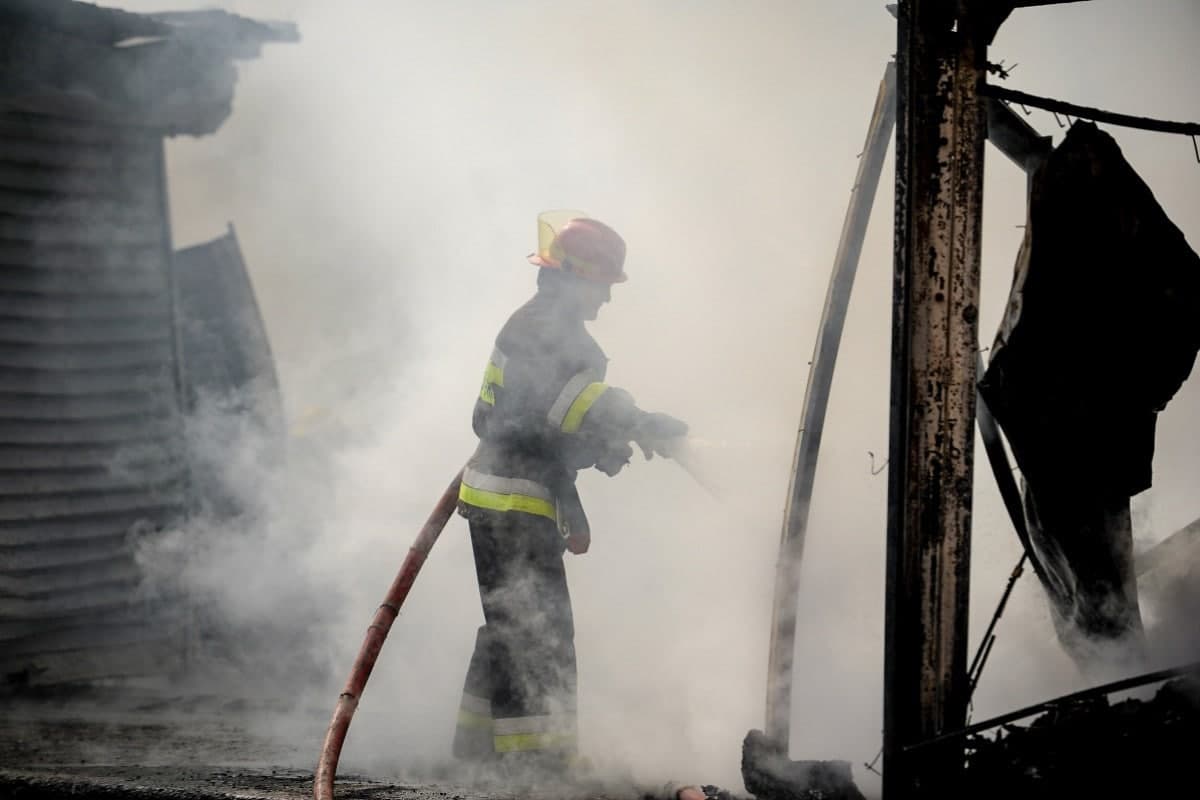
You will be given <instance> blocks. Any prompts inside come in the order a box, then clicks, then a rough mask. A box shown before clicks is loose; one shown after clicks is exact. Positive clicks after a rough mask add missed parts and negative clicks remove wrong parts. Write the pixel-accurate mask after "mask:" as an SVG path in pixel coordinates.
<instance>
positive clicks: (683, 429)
mask: <svg viewBox="0 0 1200 800" xmlns="http://www.w3.org/2000/svg"><path fill="white" fill-rule="evenodd" d="M687 432H688V426H687V423H686V422H684V421H683V420H681V419H676V418H675V417H672V416H671V415H670V414H664V413H662V412H661V411H652V412H650V413H648V414H646V415H645V416H644V417H643V418H642V420H641V422H640V423H638V427H637V430H636V431H635V432H634V437H633V440H634V441H635V442H637V445H638V447H640V448H642V455H644V456H645V457H646V460H647V461H649V460H650V459H652V458H654V454H655V453H658V454H660V455H664V456H670V445H671V443H672V442H675V441H678V440H679V439H680V438H682V437H684V436H687Z"/></svg>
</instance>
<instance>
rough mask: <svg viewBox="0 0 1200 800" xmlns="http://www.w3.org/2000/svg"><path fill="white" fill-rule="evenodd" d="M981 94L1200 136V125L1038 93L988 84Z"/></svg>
mask: <svg viewBox="0 0 1200 800" xmlns="http://www.w3.org/2000/svg"><path fill="white" fill-rule="evenodd" d="M980 94H983V95H986V96H987V97H994V98H996V99H997V100H1003V101H1006V102H1009V103H1016V104H1018V105H1020V106H1033V107H1034V108H1040V109H1042V110H1043V111H1049V112H1051V113H1052V114H1056V115H1057V114H1064V115H1067V114H1069V115H1071V116H1074V117H1076V118H1077V119H1090V120H1092V121H1094V122H1107V123H1109V124H1112V125H1120V126H1121V127H1124V128H1138V129H1140V130H1144V131H1156V132H1158V133H1177V134H1180V135H1182V136H1192V137H1195V136H1200V122H1173V121H1171V120H1163V119H1152V118H1150V117H1136V116H1133V115H1132V114H1120V113H1118V112H1116V111H1105V110H1104V109H1102V108H1090V107H1088V106H1080V105H1076V104H1075V103H1067V102H1064V101H1062V100H1055V99H1053V98H1051V97H1038V96H1037V95H1035V94H1029V93H1027V92H1020V91H1017V90H1016V89H1009V88H1007V87H1004V86H996V85H994V84H990V83H985V84H984V85H983V86H982V87H981V89H980ZM1056 119H1057V116H1056Z"/></svg>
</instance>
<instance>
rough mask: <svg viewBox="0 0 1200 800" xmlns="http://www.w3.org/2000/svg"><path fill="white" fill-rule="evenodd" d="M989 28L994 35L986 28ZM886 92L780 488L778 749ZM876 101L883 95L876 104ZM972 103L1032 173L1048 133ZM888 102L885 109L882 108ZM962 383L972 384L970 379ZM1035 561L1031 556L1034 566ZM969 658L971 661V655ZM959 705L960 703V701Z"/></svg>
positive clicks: (1002, 145) (771, 675)
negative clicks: (784, 486)
mask: <svg viewBox="0 0 1200 800" xmlns="http://www.w3.org/2000/svg"><path fill="white" fill-rule="evenodd" d="M990 33H994V30H993V31H991V32H990ZM988 38H990V35H989V36H988ZM894 91H895V89H894V65H893V64H889V65H888V68H887V71H886V72H885V76H884V80H883V81H882V82H881V86H880V93H879V96H878V97H877V100H876V109H875V113H874V114H873V116H872V121H871V126H870V129H869V132H868V136H867V143H866V145H865V146H864V150H863V154H862V161H861V162H860V164H859V171H858V175H857V176H856V180H855V185H854V190H853V193H852V196H851V203H850V207H849V209H848V210H847V215H846V219H845V221H844V223H843V229H842V236H841V239H840V241H839V248H838V253H837V256H836V257H835V263H834V269H833V273H832V275H831V276H830V283H829V287H828V290H827V295H826V303H825V308H824V311H823V314H822V320H821V326H820V332H819V334H818V339H817V342H816V345H815V346H814V355H813V360H812V363H811V365H812V372H811V373H810V375H809V379H808V385H807V386H806V390H805V396H804V406H803V421H802V424H801V426H800V429H799V431H798V433H797V440H796V450H795V454H794V460H793V466H792V473H791V483H790V486H789V488H788V498H787V508H786V512H785V520H784V526H783V532H782V535H781V541H780V555H779V561H778V562H777V567H776V582H775V597H774V604H773V619H772V639H771V647H770V654H769V667H768V680H767V701H766V720H767V724H766V733H767V737H768V738H769V739H771V740H772V741H774V742H775V743H776V744H777V745H781V747H782V750H783V752H785V753H786V752H787V748H788V744H789V739H790V713H791V697H792V696H791V676H792V660H793V656H794V647H795V623H796V594H797V591H798V583H799V569H800V562H801V558H802V555H803V546H804V539H805V535H806V531H807V520H808V511H809V508H810V505H811V499H812V492H813V484H814V481H815V471H816V462H817V452H818V449H819V447H820V441H821V433H822V428H823V423H824V418H825V411H826V407H827V404H828V396H829V390H830V384H831V382H832V373H833V368H834V365H835V362H836V358H837V351H838V346H839V342H840V336H841V332H842V327H843V324H844V321H845V315H846V307H847V305H848V303H849V297H850V292H851V288H852V285H853V280H854V277H855V271H856V267H857V260H858V257H859V254H860V253H861V248H862V240H863V238H864V237H865V234H866V227H867V223H868V221H869V217H870V210H871V204H872V201H873V198H874V194H875V191H876V189H877V186H878V181H879V173H880V171H881V167H882V160H883V156H882V153H880V152H877V151H881V150H882V148H884V147H886V144H887V142H888V140H889V139H890V136H891V128H892V126H893V124H894V120H895V98H894ZM881 101H883V107H882V108H881V105H880V104H881ZM980 102H982V104H983V107H984V109H985V112H986V129H985V130H986V136H987V138H988V139H990V140H991V141H992V142H993V144H995V145H996V146H997V147H998V148H999V149H1000V150H1001V152H1002V153H1004V155H1006V156H1007V157H1008V158H1009V159H1011V160H1012V161H1013V162H1014V163H1016V164H1017V165H1018V166H1019V167H1021V168H1022V169H1023V170H1024V171H1026V172H1027V173H1028V174H1032V172H1033V171H1034V170H1035V169H1036V168H1037V166H1038V165H1039V164H1040V163H1041V162H1042V161H1043V160H1044V159H1045V157H1046V156H1047V155H1048V154H1049V152H1050V150H1051V140H1050V137H1042V136H1040V135H1039V134H1038V133H1037V131H1036V130H1035V129H1033V128H1032V127H1031V126H1030V125H1029V124H1028V123H1026V122H1025V121H1024V120H1022V119H1020V118H1019V117H1018V116H1017V115H1016V114H1014V113H1013V112H1012V111H1011V109H1009V108H1008V107H1007V106H1005V105H1004V104H1002V103H1000V102H998V101H997V100H994V99H991V98H986V99H984V98H981V99H980ZM889 105H890V106H891V108H888V106H889ZM976 358H978V356H976ZM970 385H971V386H972V387H973V382H972V384H970ZM979 411H980V413H979V414H978V417H977V421H978V424H979V427H980V432H981V436H982V439H983V441H984V445H985V449H986V451H987V453H988V457H989V461H990V462H991V466H992V469H993V472H994V473H995V476H996V479H997V481H998V483H999V485H1000V490H1001V494H1002V497H1003V498H1004V501H1005V506H1006V508H1007V510H1008V513H1009V515H1010V517H1011V519H1012V521H1013V524H1014V526H1016V528H1017V532H1018V536H1020V537H1021V539H1022V542H1023V543H1024V542H1025V540H1026V539H1027V535H1022V534H1025V530H1024V517H1023V514H1022V513H1021V509H1020V502H1019V500H1020V495H1019V491H1018V490H1017V487H1016V482H1015V480H1014V479H1013V476H1012V471H1011V467H1010V466H1009V463H1008V458H1007V455H1006V453H1005V450H1004V445H1003V443H1002V440H1001V437H1000V433H999V430H998V428H997V427H996V425H995V422H994V420H993V419H992V418H991V416H990V414H987V413H986V408H985V407H983V406H980V407H979ZM968 429H969V426H968ZM1014 501H1015V502H1014ZM1037 566H1038V565H1037V564H1036V562H1035V568H1037ZM1010 586H1011V581H1010ZM989 633H990V628H989ZM986 638H988V637H985V639H986ZM985 644H986V642H985ZM964 652H965V651H964ZM976 661H977V662H978V661H979V656H978V654H977V656H976ZM964 674H965V671H964ZM967 683H968V687H967V689H966V691H965V692H964V693H963V697H969V696H970V684H971V683H972V681H971V680H970V678H969V677H968V678H967ZM962 705H963V706H964V707H965V700H964V701H963V703H962Z"/></svg>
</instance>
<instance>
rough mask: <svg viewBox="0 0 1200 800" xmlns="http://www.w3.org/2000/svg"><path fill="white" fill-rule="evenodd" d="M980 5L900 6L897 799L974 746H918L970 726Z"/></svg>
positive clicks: (890, 769)
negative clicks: (976, 13) (975, 12)
mask: <svg viewBox="0 0 1200 800" xmlns="http://www.w3.org/2000/svg"><path fill="white" fill-rule="evenodd" d="M985 5H986V4H985ZM978 8H979V4H978V3H971V2H970V0H958V1H957V2H955V1H954V0H902V2H901V3H900V6H899V47H898V49H897V88H898V98H899V107H898V114H897V126H896V140H897V141H896V229H895V235H896V253H895V258H896V261H895V282H894V305H893V309H894V312H893V328H892V390H891V392H892V400H891V434H890V460H889V463H890V468H889V469H890V472H889V482H888V542H887V545H888V547H887V553H888V557H887V608H886V615H885V656H884V775H883V789H884V795H885V796H886V797H891V798H900V797H904V798H908V797H916V796H925V797H934V796H938V797H940V796H952V795H951V794H949V793H948V792H952V790H953V785H954V783H955V781H956V777H957V776H958V775H959V774H960V772H961V766H962V749H961V742H958V743H954V742H952V743H950V744H948V745H946V746H943V747H935V748H926V749H924V750H921V751H919V752H910V753H907V754H906V753H905V750H904V749H905V747H907V746H909V745H912V744H915V743H917V742H920V741H923V740H925V739H929V738H932V737H933V736H936V735H938V734H939V733H943V732H946V731H950V730H955V729H958V728H961V727H962V726H963V725H964V723H965V720H966V700H967V697H968V695H969V688H970V687H969V681H968V677H967V607H968V578H969V566H970V558H969V555H970V529H971V494H972V465H973V460H974V453H973V450H974V435H975V382H976V352H977V348H978V344H977V343H978V341H979V337H978V304H979V264H980V228H981V221H982V201H983V149H984V141H985V138H986V123H985V117H984V112H983V106H982V104H981V100H980V97H979V94H978V90H979V85H980V83H981V81H982V76H983V74H984V66H985V63H986V62H985V60H984V59H985V54H986V43H987V42H988V41H990V38H991V32H992V30H994V25H995V24H998V23H997V21H996V19H995V18H994V17H993V18H991V19H990V20H980V19H973V18H972V16H971V13H970V11H971V10H972V9H978ZM993 13H994V12H993ZM1000 18H1001V19H1002V18H1003V17H1002V16H1001V17H1000ZM989 26H990V27H992V30H987V28H988V27H989ZM981 27H982V28H984V30H983V31H980V30H979V28H981Z"/></svg>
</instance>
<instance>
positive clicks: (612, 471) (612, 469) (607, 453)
mask: <svg viewBox="0 0 1200 800" xmlns="http://www.w3.org/2000/svg"><path fill="white" fill-rule="evenodd" d="M632 456H633V448H632V447H630V446H629V445H628V444H627V443H625V442H618V443H616V444H610V445H608V446H607V447H606V448H605V450H604V452H603V453H602V454H601V455H600V457H599V458H597V459H596V469H598V470H600V471H601V472H603V473H604V474H605V475H607V476H608V477H610V478H611V477H613V476H614V475H616V474H617V473H618V472H620V471H621V470H622V468H624V466H625V465H626V464H628V463H629V459H630V458H631V457H632Z"/></svg>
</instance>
